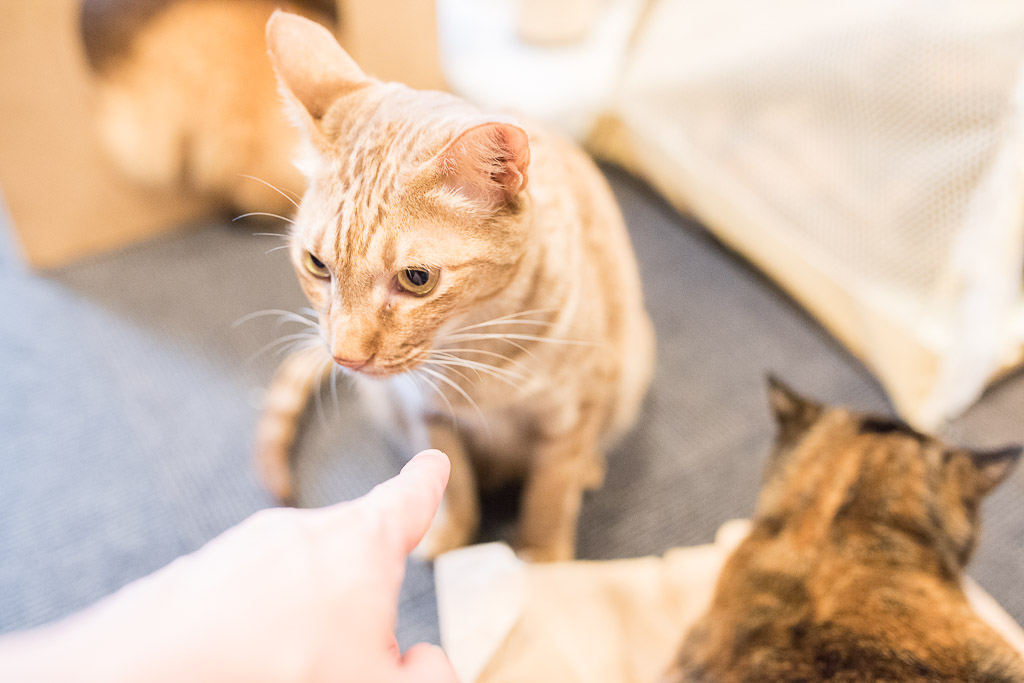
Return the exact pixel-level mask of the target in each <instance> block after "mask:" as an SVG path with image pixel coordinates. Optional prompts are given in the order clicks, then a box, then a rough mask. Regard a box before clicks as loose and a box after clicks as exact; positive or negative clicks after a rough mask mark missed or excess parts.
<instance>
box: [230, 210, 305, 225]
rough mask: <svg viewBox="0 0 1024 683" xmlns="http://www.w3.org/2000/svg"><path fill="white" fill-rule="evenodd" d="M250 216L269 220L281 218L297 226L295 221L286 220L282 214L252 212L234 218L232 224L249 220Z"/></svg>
mask: <svg viewBox="0 0 1024 683" xmlns="http://www.w3.org/2000/svg"><path fill="white" fill-rule="evenodd" d="M249 216H267V217H268V218H280V219H281V220H283V221H284V222H285V223H288V224H290V225H295V221H293V220H292V219H291V218H286V217H284V216H282V215H280V214H276V213H270V212H268V211H250V212H249V213H243V214H242V215H241V216H235V217H234V218H232V219H231V222H232V223H234V222H235V221H240V220H242V219H243V218H248V217H249Z"/></svg>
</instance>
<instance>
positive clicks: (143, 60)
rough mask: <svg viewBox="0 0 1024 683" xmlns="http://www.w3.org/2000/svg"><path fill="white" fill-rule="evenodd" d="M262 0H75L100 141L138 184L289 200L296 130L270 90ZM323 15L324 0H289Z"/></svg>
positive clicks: (261, 202)
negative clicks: (92, 78)
mask: <svg viewBox="0 0 1024 683" xmlns="http://www.w3.org/2000/svg"><path fill="white" fill-rule="evenodd" d="M281 4H282V3H280V2H272V1H270V0H84V2H83V3H82V12H81V31H82V42H83V47H84V48H85V54H86V57H87V58H88V61H89V64H90V66H91V67H92V70H93V73H94V75H95V83H94V86H95V87H94V93H93V94H94V101H95V117H96V123H97V127H98V132H99V138H100V142H101V144H102V145H103V147H104V149H105V150H106V151H107V153H108V154H109V155H110V156H111V157H112V159H113V160H114V161H115V163H117V165H118V166H119V167H120V168H121V169H122V170H123V171H124V172H125V173H127V174H128V175H129V176H130V177H132V178H133V179H134V180H136V181H139V182H141V183H144V184H146V185H150V186H154V187H160V188H173V187H181V188H183V189H189V190H193V191H198V192H201V193H203V194H205V195H208V196H210V197H213V198H215V199H216V200H218V201H220V202H223V203H225V204H228V205H230V206H231V207H232V208H234V209H236V210H239V211H243V212H249V211H276V212H278V213H282V212H285V211H287V210H289V209H291V205H290V204H289V200H288V199H287V198H286V197H284V196H282V195H280V194H277V193H274V192H271V191H268V189H267V188H266V187H265V186H264V185H263V184H261V183H260V182H258V181H255V180H253V179H252V178H248V177H246V176H254V177H256V178H260V179H261V180H263V181H266V182H268V183H270V184H272V185H274V186H276V187H280V188H284V189H286V190H291V191H296V192H300V191H301V190H302V188H303V179H302V176H301V175H300V174H299V173H298V171H297V170H296V169H295V166H294V164H293V163H292V154H293V152H294V149H295V145H296V144H297V142H298V138H297V136H296V133H295V130H294V128H293V127H292V126H290V125H289V124H288V121H287V119H286V118H285V116H284V114H283V112H282V111H281V107H280V103H279V100H278V97H277V86H276V83H275V79H274V73H273V70H272V69H271V67H270V61H269V60H268V59H267V54H266V43H265V41H264V27H265V26H266V22H267V19H268V17H270V14H271V12H273V11H274V8H275V7H279V6H280V5H281ZM287 4H288V5H289V6H296V5H297V6H300V7H303V8H305V9H306V10H307V11H308V12H309V13H310V16H312V17H316V18H318V19H319V20H321V21H324V22H331V21H332V19H331V18H330V17H331V8H332V6H333V4H334V3H333V2H331V0H302V1H301V2H295V3H287Z"/></svg>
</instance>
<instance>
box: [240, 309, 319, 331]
mask: <svg viewBox="0 0 1024 683" xmlns="http://www.w3.org/2000/svg"><path fill="white" fill-rule="evenodd" d="M304 310H306V309H304ZM268 315H276V316H278V317H279V318H280V319H281V320H282V321H291V322H296V323H301V324H303V325H306V326H308V327H316V326H317V323H316V322H314V321H312V320H309V319H308V318H305V317H303V316H301V315H299V314H298V313H293V312H291V311H285V310H281V309H280V308H268V309H265V310H262V311H255V312H253V313H250V314H249V315H243V316H242V317H241V318H239V319H238V320H236V321H235V322H234V323H232V324H231V327H233V328H237V327H238V326H240V325H244V324H245V323H247V322H249V321H250V320H255V319H256V318H263V317H266V316H268ZM278 324H282V322H280V321H279V323H278Z"/></svg>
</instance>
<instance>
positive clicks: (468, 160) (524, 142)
mask: <svg viewBox="0 0 1024 683" xmlns="http://www.w3.org/2000/svg"><path fill="white" fill-rule="evenodd" d="M438 159H439V164H440V169H439V170H440V172H441V175H442V177H443V178H444V179H445V183H446V184H447V186H448V187H449V188H450V189H451V190H454V191H455V192H457V193H458V194H460V195H462V196H463V197H465V198H467V199H469V200H472V201H475V202H481V203H484V204H487V205H488V206H490V207H497V206H500V205H501V204H504V203H505V202H508V201H509V200H511V199H512V198H514V197H515V196H516V195H518V194H519V193H520V192H522V191H523V189H524V188H525V187H526V181H527V176H526V169H527V167H528V166H529V165H530V138H529V136H528V135H527V134H526V131H524V130H523V129H522V128H520V127H519V126H517V125H515V124H513V123H509V122H504V121H491V122H488V123H482V124H479V125H476V126H473V127H472V128H469V129H467V130H465V131H463V132H462V133H461V134H460V135H459V136H458V137H456V138H455V140H453V141H452V142H451V143H450V144H449V145H448V146H447V147H446V148H445V149H444V151H442V152H441V154H440V156H439V157H438Z"/></svg>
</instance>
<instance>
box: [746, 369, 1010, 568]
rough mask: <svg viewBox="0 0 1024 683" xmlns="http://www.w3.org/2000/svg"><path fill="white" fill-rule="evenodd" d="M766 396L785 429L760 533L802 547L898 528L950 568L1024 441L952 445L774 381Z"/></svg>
mask: <svg viewBox="0 0 1024 683" xmlns="http://www.w3.org/2000/svg"><path fill="white" fill-rule="evenodd" d="M769 395H770V399H771V404H772V408H773V411H774V413H775V419H776V422H777V424H778V428H779V433H778V437H777V439H776V443H775V449H774V452H773V453H772V455H771V457H770V459H769V462H768V467H767V470H766V474H765V483H764V486H763V488H762V490H761V496H760V498H759V499H758V513H757V517H758V521H759V524H760V528H761V530H762V531H766V530H768V531H770V532H771V533H772V534H780V533H786V534H789V537H790V538H791V539H793V540H794V542H796V543H803V544H805V545H813V544H816V543H821V542H823V541H824V540H825V539H827V538H837V537H839V536H843V535H844V534H854V533H856V534H861V535H863V536H870V535H873V534H880V533H883V532H884V533H899V534H903V535H904V536H905V537H906V538H908V539H910V540H911V541H913V542H914V543H921V544H925V545H929V546H931V547H933V548H934V549H935V550H937V551H939V553H940V555H941V556H942V557H943V559H944V565H945V567H946V569H948V570H949V571H950V572H954V573H955V572H958V571H959V570H960V569H961V568H962V567H963V566H964V564H966V562H967V560H968V559H969V557H970V554H971V551H972V550H973V549H974V544H975V540H976V536H977V532H978V519H977V512H978V507H979V504H980V502H981V499H982V498H983V497H984V496H985V495H986V494H987V493H988V492H989V491H991V490H992V489H993V488H995V486H996V485H997V484H999V483H1000V482H1001V481H1002V480H1003V479H1005V478H1006V477H1007V475H1009V473H1010V472H1011V470H1012V469H1013V467H1014V466H1015V465H1016V464H1017V462H1018V460H1020V457H1021V448H1020V447H1019V446H1010V447H1006V448H1001V449H997V450H993V451H972V450H968V449H964V448H956V447H953V446H950V445H947V444H945V443H943V442H942V441H940V440H939V439H936V438H934V437H932V436H928V435H926V434H922V433H920V432H918V431H916V430H914V429H913V428H911V427H910V426H909V425H907V424H906V423H904V422H902V421H900V420H896V419H893V418H887V417H879V416H874V415H865V414H861V413H856V412H852V411H849V410H846V409H844V408H839V407H832V406H824V405H820V404H818V403H814V402H812V401H809V400H807V399H804V398H802V397H800V396H799V395H797V394H796V393H795V392H794V391H793V390H791V389H789V388H788V387H786V386H785V385H784V384H782V383H781V382H779V381H777V380H774V379H772V380H771V387H770V390H769ZM883 547H885V546H884V544H882V543H880V544H879V545H878V548H883Z"/></svg>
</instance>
